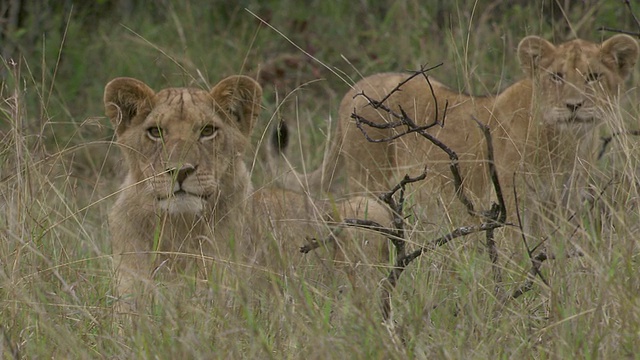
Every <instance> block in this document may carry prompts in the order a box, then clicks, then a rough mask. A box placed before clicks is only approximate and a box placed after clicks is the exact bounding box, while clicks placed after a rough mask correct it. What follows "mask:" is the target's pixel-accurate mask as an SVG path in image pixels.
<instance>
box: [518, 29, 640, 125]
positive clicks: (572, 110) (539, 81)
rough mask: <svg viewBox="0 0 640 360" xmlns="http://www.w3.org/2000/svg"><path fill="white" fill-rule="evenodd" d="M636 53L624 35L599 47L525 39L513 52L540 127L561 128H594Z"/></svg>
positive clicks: (581, 42) (634, 46)
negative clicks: (530, 86) (531, 90)
mask: <svg viewBox="0 0 640 360" xmlns="http://www.w3.org/2000/svg"><path fill="white" fill-rule="evenodd" d="M638 52H639V49H638V44H637V42H636V40H634V39H633V38H631V37H630V36H627V35H617V36H613V37H612V38H610V39H608V40H607V41H605V42H603V43H602V44H594V43H591V42H588V41H584V40H579V39H578V40H573V41H568V42H566V43H563V44H561V45H558V46H555V45H553V44H551V43H550V42H548V41H547V40H544V39H542V38H539V37H537V36H529V37H526V38H524V39H523V40H522V41H521V42H520V45H519V46H518V57H519V60H520V64H521V67H522V68H523V70H524V71H525V73H526V74H527V75H528V76H529V77H530V78H532V79H533V80H534V84H535V86H536V96H537V99H536V100H537V106H538V109H539V111H540V115H541V119H542V121H543V122H545V123H548V124H554V125H561V126H563V127H568V126H571V127H574V126H576V125H578V126H582V125H585V124H586V125H592V124H595V123H597V122H600V121H601V119H602V118H603V117H604V115H605V114H604V111H605V110H606V108H607V104H611V100H612V99H611V96H615V95H616V94H617V93H618V88H619V87H620V86H621V85H622V84H623V82H624V80H625V79H626V77H627V76H628V75H629V73H630V72H631V71H632V69H633V67H634V65H635V62H636V60H637V58H638ZM609 107H610V106H609Z"/></svg>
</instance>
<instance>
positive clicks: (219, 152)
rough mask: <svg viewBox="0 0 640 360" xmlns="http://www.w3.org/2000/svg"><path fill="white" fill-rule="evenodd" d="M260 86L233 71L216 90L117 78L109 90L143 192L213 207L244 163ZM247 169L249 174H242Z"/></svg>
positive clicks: (188, 209) (168, 202) (192, 209)
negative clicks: (167, 86)
mask: <svg viewBox="0 0 640 360" xmlns="http://www.w3.org/2000/svg"><path fill="white" fill-rule="evenodd" d="M261 96H262V92H261V89H260V86H259V85H258V84H257V83H256V82H255V81H254V80H252V79H250V78H247V77H242V76H233V77H229V78H227V79H224V80H222V81H221V82H220V83H219V84H217V85H216V86H215V87H214V88H213V89H212V90H211V91H204V90H200V89H193V88H170V89H165V90H162V91H160V92H158V93H155V92H154V91H153V90H151V89H150V88H149V87H148V86H147V85H145V84H144V83H142V82H141V81H138V80H135V79H130V78H118V79H114V80H112V81H111V82H110V83H109V84H107V86H106V89H105V100H104V101H105V107H106V112H107V115H108V116H109V118H110V119H111V121H112V123H113V124H114V127H115V130H116V135H117V139H118V143H119V144H120V145H121V147H122V149H123V151H124V153H125V158H126V161H127V165H128V167H129V173H128V175H127V182H126V184H129V185H133V184H138V188H139V191H140V192H142V193H143V194H142V195H143V196H146V197H149V199H152V200H153V202H154V204H155V206H156V207H157V209H159V210H161V211H166V212H168V213H169V214H201V213H202V212H203V211H204V210H206V209H209V210H212V207H214V206H215V203H216V201H217V199H218V198H220V197H221V196H224V192H225V191H233V190H232V189H230V188H229V186H225V185H228V183H229V182H233V179H229V176H230V175H231V174H236V173H237V172H238V171H240V170H242V171H244V170H245V169H244V168H243V169H237V168H234V167H237V166H238V163H242V159H241V157H242V155H243V153H244V150H245V148H246V145H247V138H248V136H249V134H250V132H251V129H252V127H253V124H254V122H255V118H256V116H257V115H258V112H259V108H260V99H261ZM242 175H246V174H245V173H242Z"/></svg>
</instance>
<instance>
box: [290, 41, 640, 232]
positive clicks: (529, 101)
mask: <svg viewBox="0 0 640 360" xmlns="http://www.w3.org/2000/svg"><path fill="white" fill-rule="evenodd" d="M638 53H639V49H638V44H637V42H636V40H635V39H633V38H632V37H630V36H627V35H616V36H613V37H611V38H610V39H608V40H606V41H604V42H603V43H591V42H588V41H584V40H580V39H576V40H571V41H568V42H565V43H562V44H559V45H554V44H552V43H550V42H549V41H547V40H544V39H542V38H540V37H537V36H528V37H526V38H524V39H522V41H521V42H520V44H519V45H518V51H517V59H518V61H519V62H520V66H521V68H522V70H523V71H524V74H525V77H524V79H522V80H520V81H518V82H516V83H515V84H513V85H511V86H510V87H509V88H507V89H506V90H505V91H504V92H502V93H500V94H498V95H497V96H493V97H473V96H469V95H466V94H461V93H458V92H455V91H453V90H451V89H449V88H447V87H446V86H445V85H443V84H440V83H438V82H436V81H434V80H431V85H433V94H432V91H431V89H430V87H429V84H428V83H427V81H426V80H425V79H424V78H423V77H422V76H418V77H415V78H413V79H412V80H410V81H408V82H407V83H405V84H404V85H402V87H401V88H400V91H397V92H395V93H393V94H392V95H391V96H390V97H389V98H388V99H387V100H386V102H385V103H384V105H386V106H387V107H388V108H390V109H391V110H393V111H394V112H396V113H400V112H401V111H400V109H402V110H404V111H405V112H406V114H407V115H408V116H409V117H410V118H411V119H412V120H414V121H415V123H416V124H417V125H419V126H421V125H426V124H429V123H431V122H433V121H434V118H435V114H436V113H437V114H439V117H442V114H443V113H444V110H445V109H444V106H445V102H448V108H447V112H446V119H445V121H444V125H443V126H434V127H431V128H430V129H429V130H428V132H429V133H430V134H431V135H433V136H435V137H436V138H437V139H439V140H440V141H442V142H443V143H444V144H446V145H447V146H449V147H450V148H451V149H453V150H454V151H455V152H456V153H457V155H458V156H459V158H460V166H461V169H462V175H463V178H464V185H465V186H466V188H467V189H468V190H470V194H471V195H472V196H474V197H475V198H476V199H481V200H483V202H482V204H487V202H486V200H487V198H488V197H489V196H491V195H492V188H491V184H490V179H489V176H488V172H487V170H486V159H487V156H486V150H485V149H486V142H485V139H484V137H483V134H482V133H481V131H480V130H479V129H478V126H477V125H476V123H475V122H474V120H473V117H475V118H476V119H478V120H479V121H480V122H482V123H484V124H486V125H488V126H489V127H490V129H491V131H492V137H493V143H494V147H495V162H496V166H497V170H498V174H499V177H500V181H501V183H502V185H503V192H504V194H505V195H506V196H507V198H508V200H510V201H508V202H507V205H508V207H509V209H508V210H509V218H510V220H512V221H513V220H514V217H513V215H514V208H515V207H514V201H513V200H514V199H513V187H514V186H516V184H519V183H520V184H523V185H522V186H518V187H516V188H517V189H519V191H520V195H523V196H526V197H529V195H526V194H524V193H525V192H529V193H531V195H533V198H534V199H535V200H536V201H535V202H537V203H544V202H547V203H549V202H550V203H551V204H556V206H557V205H559V204H562V205H565V206H570V204H569V203H570V202H572V201H575V200H576V199H575V198H572V195H575V193H574V194H569V193H570V191H567V189H571V188H574V187H576V186H578V183H580V182H583V180H584V178H585V177H586V176H583V175H584V174H582V175H581V173H583V172H588V166H586V164H588V163H589V161H590V160H591V158H592V155H593V154H594V147H595V146H597V145H598V142H597V140H596V139H597V136H598V131H597V129H598V125H600V124H603V123H606V121H607V119H610V118H611V117H612V116H613V114H615V113H616V112H617V110H616V106H617V98H618V95H619V93H620V92H621V91H622V87H623V83H624V80H625V79H626V78H627V77H628V76H629V74H630V73H631V72H632V70H633V68H634V66H635V63H636V60H637V59H638ZM407 77H408V75H406V74H399V73H384V74H376V75H372V76H369V77H367V78H364V79H362V80H360V81H359V82H358V83H356V84H355V85H354V86H353V88H352V90H351V91H349V92H348V93H347V94H346V95H345V96H344V98H343V100H342V103H341V105H340V109H339V120H338V123H337V129H336V132H335V134H334V135H333V139H332V143H331V148H330V150H329V152H328V155H327V157H326V158H325V159H324V161H323V164H322V166H321V167H320V168H318V169H317V170H316V171H314V172H311V173H309V174H297V173H295V172H289V173H288V174H286V176H285V178H284V183H285V187H287V188H300V187H302V188H306V187H310V188H312V189H315V190H316V191H320V190H325V191H326V190H327V189H329V188H331V187H332V185H333V182H334V181H333V180H334V178H335V177H336V176H337V175H338V174H339V173H340V172H341V171H343V170H344V172H345V173H346V178H347V188H348V190H347V191H348V192H374V193H376V192H381V191H387V190H388V189H389V188H390V187H391V186H393V184H395V183H396V182H397V181H398V179H400V178H402V177H403V176H404V175H405V174H411V175H416V174H419V173H420V172H421V171H422V169H423V168H424V167H425V165H426V166H427V167H428V170H429V172H428V178H427V179H428V180H427V181H425V182H424V183H423V184H422V186H421V188H420V189H418V190H417V191H416V195H417V199H416V201H417V202H418V203H420V204H426V203H428V204H438V206H435V207H434V206H430V209H431V210H432V211H433V212H432V213H431V214H432V215H433V214H434V213H435V214H438V213H439V214H442V213H444V212H445V211H448V210H450V208H451V207H456V206H457V207H461V205H460V204H459V202H458V201H457V200H456V198H455V196H454V192H453V189H454V186H453V180H452V176H451V173H450V171H449V167H448V166H449V163H450V160H449V157H448V156H447V154H445V153H444V152H443V151H441V150H440V149H439V148H437V147H436V146H434V145H432V144H431V143H430V142H429V141H428V140H426V139H425V138H423V137H421V136H420V135H417V134H415V133H413V134H409V135H405V136H402V137H400V138H397V139H395V140H391V141H388V142H378V143H373V142H369V141H368V140H367V139H366V138H365V136H363V134H362V132H361V131H360V130H359V129H358V128H357V127H356V125H355V124H354V120H352V118H351V114H352V113H356V114H357V115H359V116H361V117H362V118H365V119H367V120H369V121H372V122H375V123H379V124H384V123H389V122H393V121H397V119H396V118H393V117H392V116H390V115H389V114H388V113H386V112H384V111H382V110H378V109H375V108H374V107H373V106H371V105H369V103H368V101H367V100H366V99H365V97H363V96H358V94H360V93H364V94H366V95H367V96H368V97H370V98H373V99H375V100H381V99H383V98H384V97H385V96H386V95H387V94H389V93H390V92H391V91H392V90H393V89H394V88H395V87H397V86H398V85H399V84H400V83H402V82H403V81H405V80H406V79H407ZM434 95H435V98H437V110H436V103H435V102H434ZM438 120H442V119H438ZM363 128H364V129H365V131H366V132H367V134H368V135H369V137H371V138H374V139H382V138H392V137H394V136H395V135H397V134H398V133H400V132H402V131H404V130H405V127H398V128H395V129H373V128H368V127H367V126H366V125H364V126H363ZM514 179H515V182H514ZM460 210H462V209H459V210H458V211H460Z"/></svg>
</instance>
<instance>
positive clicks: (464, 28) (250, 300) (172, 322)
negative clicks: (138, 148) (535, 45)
mask: <svg viewBox="0 0 640 360" xmlns="http://www.w3.org/2000/svg"><path fill="white" fill-rule="evenodd" d="M19 3H21V2H20V1H17V2H13V4H14V6H15V4H19ZM534 3H535V2H527V1H515V2H513V1H494V2H482V3H475V2H473V1H463V0H460V1H451V2H445V1H433V2H432V4H423V2H421V1H412V0H406V1H389V2H383V1H358V2H333V1H311V2H306V3H304V5H303V4H302V3H300V2H298V3H296V2H294V1H286V0H282V1H275V0H273V1H238V2H236V3H235V4H234V5H229V4H221V3H220V2H215V1H214V2H207V1H175V2H172V1H159V2H156V3H155V5H140V4H136V3H135V2H133V1H94V2H86V3H83V4H81V5H76V6H71V2H70V1H64V2H54V1H51V2H42V3H40V4H22V11H21V12H20V13H19V14H17V15H16V14H15V13H12V11H11V7H9V8H8V9H7V8H6V6H7V5H6V4H4V3H3V5H0V11H2V12H3V13H2V14H3V16H4V17H5V18H4V19H7V20H8V21H3V23H2V26H3V33H2V37H1V38H0V39H1V40H0V49H1V50H2V63H1V68H0V75H1V78H0V79H1V87H0V97H1V98H2V102H1V103H0V131H1V132H0V135H1V137H2V139H1V141H2V143H1V145H2V147H1V149H0V151H1V152H0V181H1V183H0V296H1V303H0V304H1V306H0V353H1V354H2V356H3V357H5V358H294V359H295V358H307V359H313V358H319V359H326V358H367V359H369V358H385V359H387V358H398V359H404V358H413V357H416V358H496V357H500V358H511V357H513V358H569V357H589V358H591V357H594V358H595V357H602V358H622V357H627V358H635V357H637V356H638V355H637V354H639V353H640V341H639V339H640V330H639V329H640V297H638V293H639V292H640V280H638V277H637V274H638V273H639V271H640V266H639V264H638V261H639V260H638V254H640V250H639V249H638V242H637V233H638V230H639V229H638V223H639V222H638V220H639V216H638V191H637V187H636V182H637V178H638V156H637V149H636V147H637V142H636V141H635V139H634V138H633V137H630V136H620V137H618V138H616V140H614V141H613V143H612V145H611V146H610V147H609V148H608V151H607V153H606V154H605V156H604V157H603V159H601V160H600V161H599V163H597V164H594V169H597V171H598V172H599V174H598V176H597V177H598V178H602V179H604V180H602V183H601V184H604V185H601V186H600V187H599V188H598V189H597V190H598V191H597V193H599V191H600V190H603V189H604V191H603V192H602V194H603V195H602V196H599V197H598V200H597V203H598V204H597V205H598V206H597V208H598V209H599V211H594V212H588V213H586V215H584V216H581V217H579V218H574V219H572V221H567V222H563V223H560V224H553V225H549V232H548V233H549V240H547V242H548V243H552V244H554V249H555V250H558V251H559V253H560V254H562V253H566V254H570V253H571V251H569V250H568V247H569V246H568V245H569V244H570V245H571V247H572V248H573V247H577V248H579V249H580V251H581V253H582V256H580V257H573V256H571V257H566V258H565V257H564V256H558V258H557V259H555V260H549V261H547V262H545V263H544V264H543V266H542V274H543V278H544V280H545V281H542V280H541V278H540V277H538V278H537V279H536V281H535V282H534V283H533V286H532V288H531V290H530V291H528V292H527V293H525V294H524V295H523V296H521V297H518V298H517V299H511V300H508V301H500V300H499V299H498V298H496V296H495V292H494V287H495V283H494V278H493V277H492V275H491V274H492V272H491V263H490V261H489V257H488V256H487V252H486V250H484V246H483V245H482V243H481V242H482V240H483V238H482V237H481V236H477V235H476V236H470V237H466V238H459V239H456V240H454V241H451V242H449V243H448V244H446V245H445V246H441V247H438V248H436V249H435V250H433V251H430V252H427V253H425V254H424V255H422V256H421V257H420V258H418V259H417V260H416V261H414V262H413V263H411V264H410V265H409V266H408V267H407V269H406V271H405V273H404V274H403V275H402V277H401V278H400V281H399V284H398V286H397V289H396V291H395V292H394V294H393V300H392V304H393V309H394V315H393V316H394V322H393V324H394V326H392V327H391V328H390V327H389V326H387V325H385V324H383V322H382V314H381V312H380V310H379V309H378V307H377V301H378V297H379V296H380V291H379V289H378V288H377V284H376V283H375V282H373V283H371V284H370V287H369V288H367V289H365V290H364V291H367V293H365V294H366V295H365V297H366V298H368V299H369V300H368V301H366V304H363V302H362V299H361V298H360V299H358V298H355V297H354V298H353V299H352V298H351V296H350V295H349V292H346V293H345V294H339V291H335V289H325V288H323V287H319V286H315V285H314V284H310V283H309V284H307V283H305V282H304V279H301V280H300V281H297V282H295V283H292V284H283V285H282V288H283V290H282V291H274V292H272V293H268V292H267V293H262V294H255V296H254V293H253V292H252V289H251V288H249V286H247V285H245V284H243V283H242V282H235V283H232V284H231V285H230V286H229V287H228V288H224V289H222V288H220V287H219V286H218V285H217V284H216V282H215V281H210V284H209V286H210V292H209V295H208V296H204V297H202V296H192V295H193V294H192V293H190V292H189V291H182V292H179V293H172V292H170V291H169V290H167V293H166V294H165V295H166V296H164V297H159V298H158V299H157V301H156V302H155V304H154V306H152V307H151V308H149V309H148V310H147V311H145V312H144V313H143V314H140V316H139V317H138V319H137V321H136V323H135V326H134V327H126V328H121V326H120V325H119V320H118V317H116V316H115V314H114V306H113V305H114V292H113V278H112V270H111V262H110V245H109V234H108V232H107V224H106V214H107V211H108V209H109V207H110V205H111V204H112V202H113V198H114V196H113V194H114V193H115V192H116V191H117V187H118V184H119V182H120V180H121V177H122V175H123V171H122V169H121V168H120V164H121V158H120V155H119V152H118V150H117V149H116V148H115V146H114V145H113V143H112V140H113V132H112V129H111V126H110V124H109V122H108V120H107V119H106V118H105V117H104V115H103V105H102V91H103V88H104V85H105V84H106V83H107V82H108V81H109V80H110V79H112V78H114V77H118V76H131V77H136V78H138V79H141V80H143V81H145V82H146V83H147V84H149V85H150V86H152V87H154V88H155V89H160V88H163V87H168V86H183V85H185V86H186V85H189V86H200V87H206V86H208V84H211V83H215V82H217V81H218V80H219V79H221V78H223V77H224V76H227V75H231V74H248V75H251V76H255V74H257V73H258V72H259V71H260V74H261V75H260V81H261V83H262V85H263V87H264V90H265V96H264V101H263V105H264V108H265V110H264V111H263V114H262V116H261V119H260V126H258V129H257V130H256V131H255V136H254V139H253V140H254V141H253V144H254V151H253V152H252V153H251V154H250V156H248V158H247V161H248V162H250V163H252V164H255V167H254V170H255V171H254V183H256V184H263V183H265V182H268V181H269V178H268V176H265V174H264V171H262V169H261V167H260V164H261V161H262V160H261V159H262V157H261V156H260V152H259V151H258V150H259V149H260V148H261V143H262V141H263V139H264V138H265V136H264V135H265V131H268V130H266V129H268V126H269V125H270V124H273V123H274V122H276V121H280V120H282V119H284V120H285V121H287V122H288V123H289V124H290V126H292V127H293V129H294V139H295V141H294V143H293V145H292V149H291V150H290V151H289V156H290V157H291V158H292V160H293V161H294V162H296V164H298V165H300V164H302V163H304V165H305V166H306V167H308V168H315V167H316V166H318V164H319V163H320V161H321V158H322V151H320V150H318V149H322V148H323V147H324V143H325V141H326V134H327V131H330V130H328V129H329V121H328V119H330V118H331V117H332V116H333V117H335V112H336V109H337V107H338V103H339V101H340V98H341V96H342V94H344V92H345V91H346V89H348V86H349V84H352V83H354V82H355V81H357V80H359V79H360V78H362V77H363V76H366V75H370V74H372V73H375V72H381V71H398V70H407V69H409V70H413V69H418V68H419V67H420V65H423V64H427V65H435V64H438V63H443V66H441V67H439V68H438V69H437V70H435V71H433V72H432V73H431V75H433V76H435V77H436V78H438V80H440V81H442V82H444V83H446V84H449V85H450V86H451V87H453V88H456V89H459V90H461V91H466V92H469V93H473V94H494V93H496V92H498V91H499V90H500V89H503V88H505V87H506V86H508V85H509V84H511V83H512V82H513V81H514V80H515V79H518V78H520V75H521V74H520V70H519V68H518V65H517V63H516V59H515V58H514V53H515V48H516V46H517V43H518V41H519V40H520V39H521V38H522V37H524V36H526V35H531V34H535V35H540V36H543V37H545V38H547V39H549V40H552V41H554V42H562V41H565V40H567V39H570V38H572V37H574V36H575V35H577V36H579V37H582V38H585V39H589V40H592V41H601V40H602V39H603V38H606V37H608V36H610V35H611V33H607V32H602V31H598V28H600V27H601V26H605V27H610V28H616V29H625V30H629V31H637V30H638V29H637V26H636V24H635V22H634V21H633V18H632V16H631V13H630V12H629V10H628V8H627V7H625V5H624V4H623V3H622V2H613V1H610V2H601V1H591V0H587V1H583V2H568V1H567V2H563V1H557V2H549V1H544V2H540V3H535V4H534ZM570 4H571V5H570ZM632 5H633V6H634V7H635V8H638V11H640V4H636V3H633V4H632ZM14 9H15V8H14ZM13 20H19V21H13ZM303 51H304V52H306V53H307V54H309V55H312V56H313V57H314V59H312V58H311V57H309V56H306V55H305V53H304V52H303ZM639 75H640V73H639V72H638V70H637V67H636V71H635V73H634V74H633V75H632V77H631V79H630V80H629V82H628V84H629V88H630V91H629V92H628V93H626V94H623V101H622V103H623V108H622V110H621V111H620V112H619V113H616V114H612V116H611V119H610V120H609V121H608V123H607V124H606V126H604V127H603V129H602V133H603V135H606V134H612V133H615V132H619V131H623V130H627V129H628V130H635V129H638V128H640V125H639V124H638V121H637V119H638V107H637V105H636V103H637V94H636V91H635V84H636V83H637V81H638V76H639ZM303 159H304V161H303ZM594 171H596V170H594ZM449 215H450V214H443V217H447V216H449ZM576 224H577V226H576ZM462 225H465V224H462V223H460V224H457V223H452V224H451V226H450V227H446V228H442V229H440V230H438V231H436V234H434V233H428V234H427V233H422V232H421V231H420V227H419V226H416V227H415V230H414V231H409V232H408V235H407V240H409V241H410V243H411V244H425V243H427V242H428V241H430V240H432V239H433V238H434V237H435V236H437V235H443V234H445V233H448V232H449V231H451V230H452V229H453V228H455V227H457V226H462ZM410 230H411V228H410ZM501 231H503V230H498V232H499V233H500V232H501ZM498 239H499V240H500V241H499V244H498V249H499V263H500V264H501V265H500V266H501V267H502V273H503V277H504V279H503V282H502V284H500V286H502V287H503V288H504V291H507V292H509V291H513V290H514V289H516V288H518V287H519V286H520V285H521V284H523V283H524V281H525V280H526V279H527V273H528V271H529V268H530V266H531V263H530V261H529V260H528V256H527V253H526V249H525V247H524V245H523V243H522V240H521V239H520V238H519V237H514V238H509V237H507V236H504V234H502V233H500V234H498ZM303 243H304V239H303V238H302V237H301V239H300V244H299V245H302V244H303ZM410 246H411V245H410ZM301 256H303V255H301ZM212 271H213V274H212V277H211V278H212V279H219V278H221V277H224V276H225V274H224V273H223V272H222V270H220V271H219V272H218V273H216V271H217V270H216V269H214V270H212ZM371 271H377V274H378V275H377V276H378V277H379V278H380V279H382V278H383V277H384V276H385V275H386V273H387V272H388V271H386V270H384V269H382V270H380V269H371ZM545 282H546V284H545ZM287 286H290V287H292V288H290V289H287ZM294 286H295V288H293V287H294ZM325 290H326V291H325ZM359 290H363V289H359Z"/></svg>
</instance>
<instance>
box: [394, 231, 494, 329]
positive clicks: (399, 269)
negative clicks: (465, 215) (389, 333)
mask: <svg viewBox="0 0 640 360" xmlns="http://www.w3.org/2000/svg"><path fill="white" fill-rule="evenodd" d="M502 226H503V225H502V224H498V223H496V222H485V223H482V224H480V225H477V226H461V227H459V228H457V229H455V230H454V231H452V232H450V233H449V234H447V235H444V236H442V237H440V238H437V239H435V240H433V241H432V242H431V243H430V244H429V245H427V246H421V247H419V248H418V249H417V250H414V251H413V252H411V253H409V254H407V255H406V256H404V257H402V258H398V259H397V260H396V263H395V266H394V267H393V269H392V270H391V272H390V273H389V275H388V276H387V278H386V279H385V282H384V286H383V287H382V316H383V318H384V319H385V320H388V319H389V318H390V316H391V292H392V291H393V289H394V288H395V286H396V284H397V281H398V279H399V278H400V275H402V273H403V272H404V270H405V269H406V268H407V266H409V264H411V262H412V261H413V260H415V259H417V258H418V257H420V256H421V255H422V254H424V253H425V252H428V251H431V250H433V249H435V248H438V247H440V246H442V245H445V244H447V243H448V242H449V241H451V240H453V239H457V238H459V237H463V236H467V235H470V234H474V233H477V232H481V231H487V230H493V229H497V228H499V227H502Z"/></svg>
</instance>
